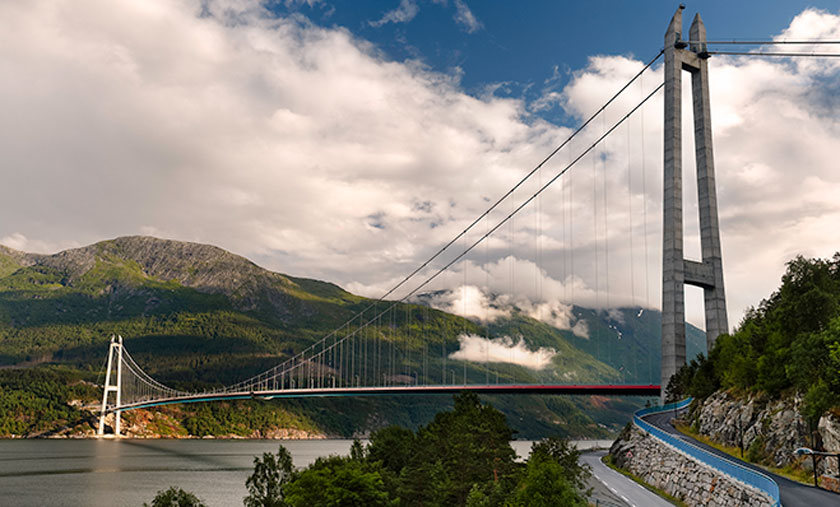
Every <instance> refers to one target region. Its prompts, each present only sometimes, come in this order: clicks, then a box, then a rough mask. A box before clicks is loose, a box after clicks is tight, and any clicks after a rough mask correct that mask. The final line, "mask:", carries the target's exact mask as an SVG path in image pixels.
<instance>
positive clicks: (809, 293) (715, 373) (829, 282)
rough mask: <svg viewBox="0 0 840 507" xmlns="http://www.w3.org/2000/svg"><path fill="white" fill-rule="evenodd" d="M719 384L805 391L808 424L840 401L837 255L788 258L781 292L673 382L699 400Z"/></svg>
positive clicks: (839, 269)
mask: <svg viewBox="0 0 840 507" xmlns="http://www.w3.org/2000/svg"><path fill="white" fill-rule="evenodd" d="M720 387H723V388H735V389H738V390H741V391H748V392H764V393H767V394H768V395H770V396H771V397H778V396H780V395H781V394H782V393H784V392H787V391H792V390H793V391H798V392H800V393H804V394H805V402H804V403H803V404H802V409H801V410H802V414H803V416H805V418H806V419H807V420H808V421H809V422H810V423H811V424H815V421H817V420H818V419H819V417H820V416H821V415H822V414H823V413H825V412H826V411H827V410H828V409H830V408H832V407H835V406H837V405H838V404H840V253H838V254H835V256H834V257H833V258H832V259H826V260H823V259H806V258H804V257H801V256H800V257H796V258H795V259H793V260H792V261H790V262H789V263H788V264H787V271H786V272H785V274H784V276H783V277H782V284H781V286H780V287H779V289H778V290H777V291H776V292H774V293H773V294H771V295H770V297H769V298H767V299H765V300H763V301H762V302H761V303H760V304H759V305H758V307H757V308H752V309H750V310H749V311H748V312H747V314H746V316H745V317H744V319H743V321H742V322H741V324H740V325H739V326H738V329H737V330H736V331H735V333H734V334H733V335H731V336H729V335H723V336H721V337H720V338H718V340H717V343H716V345H715V348H714V350H713V351H712V352H711V353H710V355H709V359H708V360H707V361H704V360H702V359H700V360H699V361H698V362H697V363H696V364H695V362H693V361H692V363H690V364H689V365H687V366H686V367H685V368H684V369H683V370H681V371H680V372H679V374H678V375H677V376H676V377H675V380H674V389H675V392H676V391H679V392H681V393H690V394H692V395H693V396H695V397H697V398H703V397H706V396H708V395H709V394H711V393H712V392H714V390H716V389H718V388H720ZM753 452H758V451H757V450H756V451H753Z"/></svg>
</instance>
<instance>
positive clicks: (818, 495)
mask: <svg viewBox="0 0 840 507" xmlns="http://www.w3.org/2000/svg"><path fill="white" fill-rule="evenodd" d="M672 417H673V412H664V413H659V414H650V415H648V416H645V417H644V419H645V420H646V421H647V422H649V423H651V424H653V425H654V426H656V427H658V428H660V429H662V430H665V431H667V432H668V433H671V434H673V435H675V436H677V437H678V438H680V439H682V440H685V441H686V442H690V443H692V444H694V445H696V446H697V447H701V448H703V449H704V450H706V451H709V452H711V453H713V454H716V455H718V456H720V457H721V458H724V459H726V460H729V461H731V462H733V463H737V464H739V465H741V466H743V467H747V468H752V469H753V470H756V471H758V472H761V473H763V474H766V475H769V476H770V477H771V478H772V479H773V480H774V481H776V484H778V485H779V494H780V496H781V500H782V505H783V506H784V507H817V506H820V507H822V506H832V505H836V506H840V494H837V493H832V492H831V491H827V490H824V489H817V488H815V487H813V486H806V485H805V484H800V483H798V482H796V481H792V480H790V479H788V478H785V477H782V476H780V475H776V474H774V473H771V472H768V471H767V470H764V469H763V468H760V467H757V466H755V465H753V464H752V463H747V462H744V461H741V460H739V459H735V458H733V457H732V456H730V455H728V454H726V453H724V452H721V451H719V450H717V449H715V448H714V447H711V446H709V445H706V444H704V443H702V442H698V441H697V440H695V439H693V438H691V437H688V436H686V435H683V434H682V433H680V432H679V431H677V430H676V428H674V426H673V425H672V424H671V419H672Z"/></svg>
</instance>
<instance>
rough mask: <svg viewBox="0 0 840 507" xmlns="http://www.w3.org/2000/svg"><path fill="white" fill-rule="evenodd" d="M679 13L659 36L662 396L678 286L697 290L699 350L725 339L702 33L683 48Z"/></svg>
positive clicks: (678, 335)
mask: <svg viewBox="0 0 840 507" xmlns="http://www.w3.org/2000/svg"><path fill="white" fill-rule="evenodd" d="M682 11H683V7H682V6H680V8H679V9H678V10H677V12H676V13H675V14H674V17H673V18H672V19H671V24H670V25H669V26H668V30H667V32H665V110H664V113H665V121H664V144H663V146H664V153H663V156H664V178H665V179H664V186H663V189H664V191H663V200H664V202H663V235H662V239H663V244H662V380H661V382H662V384H661V385H662V393H663V394H662V397H663V399H664V397H665V389H666V388H667V386H668V382H669V381H670V379H671V377H672V376H673V375H674V373H676V372H677V370H679V368H680V367H681V366H683V365H684V364H685V284H689V285H693V286H697V287H702V288H703V291H704V303H705V313H706V344H707V346H708V348H709V350H711V348H712V347H713V346H714V343H715V340H716V339H717V337H718V336H720V335H721V334H723V333H726V332H728V329H729V324H728V319H727V315H726V295H725V291H724V282H723V262H722V258H721V247H720V229H719V225H718V213H717V192H716V186H715V165H714V152H713V149H712V122H711V113H710V109H711V108H710V106H709V72H708V70H709V67H708V61H707V60H708V54H707V53H706V44H705V43H704V42H705V40H706V28H705V26H704V25H703V20H702V19H701V18H700V15H699V14H698V15H696V16H695V17H694V21H693V22H692V24H691V29H690V31H689V41H690V43H689V41H686V40H684V39H683V37H682ZM684 70H685V71H688V72H689V73H690V74H691V95H692V103H693V112H694V145H695V160H696V174H697V193H698V206H699V213H700V241H701V248H702V261H701V262H696V261H691V260H687V259H685V257H684V253H683V210H682V192H683V188H682V75H683V71H684Z"/></svg>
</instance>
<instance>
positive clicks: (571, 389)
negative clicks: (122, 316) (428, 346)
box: [109, 384, 660, 412]
mask: <svg viewBox="0 0 840 507" xmlns="http://www.w3.org/2000/svg"><path fill="white" fill-rule="evenodd" d="M460 391H474V392H477V393H484V394H578V395H605V396H659V393H660V386H658V385H652V384H651V385H540V384H533V385H529V384H487V385H469V384H468V385H463V384H462V385H432V386H389V387H336V388H323V389H285V390H267V391H249V392H224V393H223V392H220V393H204V394H196V395H194V396H180V397H175V398H164V399H160V400H149V401H140V402H137V403H132V404H127V405H123V406H121V407H114V408H111V409H110V410H109V412H123V411H127V410H134V409H138V408H149V407H156V406H160V405H171V404H175V403H202V402H208V401H222V400H247V399H258V400H271V399H275V398H327V397H347V396H383V395H406V394H450V393H457V392H460Z"/></svg>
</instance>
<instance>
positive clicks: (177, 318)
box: [0, 238, 658, 438]
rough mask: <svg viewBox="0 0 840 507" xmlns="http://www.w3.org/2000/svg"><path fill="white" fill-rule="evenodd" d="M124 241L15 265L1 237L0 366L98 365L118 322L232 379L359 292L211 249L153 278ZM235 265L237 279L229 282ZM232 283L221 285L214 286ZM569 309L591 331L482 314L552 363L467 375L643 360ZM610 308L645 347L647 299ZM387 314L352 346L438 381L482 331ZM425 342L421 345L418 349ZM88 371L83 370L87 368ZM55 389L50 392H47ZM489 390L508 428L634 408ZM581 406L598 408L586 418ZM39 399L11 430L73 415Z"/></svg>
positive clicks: (292, 347) (630, 341) (240, 423)
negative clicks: (394, 357)
mask: <svg viewBox="0 0 840 507" xmlns="http://www.w3.org/2000/svg"><path fill="white" fill-rule="evenodd" d="M166 243H167V242H164V241H160V242H157V240H152V239H151V238H145V239H143V241H142V244H143V245H145V246H144V247H143V251H144V252H145V251H146V247H150V248H160V249H161V250H160V251H161V252H164V251H166V250H167V246H166ZM130 244H131V241H126V240H115V241H106V242H102V243H98V244H97V245H93V246H91V247H87V248H86V249H83V250H86V252H87V254H89V257H84V255H82V254H80V253H79V252H78V251H76V252H74V254H73V255H64V256H62V255H58V256H54V257H53V256H51V257H49V258H47V259H46V260H45V259H41V260H39V263H38V264H35V265H31V266H27V267H23V266H20V265H18V264H17V262H16V261H15V260H14V257H12V255H11V254H9V253H8V252H7V251H3V250H2V249H0V366H9V365H18V366H26V367H30V366H33V365H37V364H41V363H47V364H62V365H67V366H70V367H74V368H77V369H78V370H81V371H90V370H96V369H98V368H100V367H101V364H102V360H103V357H104V354H105V352H106V351H107V342H108V338H109V337H110V335H111V334H121V335H122V336H124V337H125V338H126V347H127V349H128V350H130V351H131V354H132V357H134V359H135V360H137V362H138V363H139V364H140V365H141V366H142V367H143V369H144V370H145V371H146V372H147V373H148V374H150V375H151V376H152V377H154V378H155V379H156V380H159V381H161V382H162V383H164V384H167V385H170V386H172V387H175V388H177V389H181V390H186V391H192V390H203V389H208V388H214V387H219V386H222V385H229V384H232V383H235V382H237V381H240V380H242V379H243V378H247V377H249V376H251V375H256V374H258V373H260V372H262V371H265V370H267V369H269V368H271V367H273V366H275V365H277V364H278V363H280V362H282V361H283V360H285V359H287V358H288V357H290V356H291V355H294V354H296V353H298V352H300V351H301V350H303V349H305V348H306V347H308V346H310V345H311V344H312V343H313V342H314V341H315V340H318V339H320V338H321V337H322V336H324V334H326V333H327V332H329V331H330V330H332V329H334V328H335V327H337V326H338V325H340V324H342V323H344V322H345V321H346V320H347V319H348V318H349V317H350V316H352V315H353V314H355V312H357V311H360V310H361V309H362V308H365V307H367V306H368V305H369V304H370V301H369V300H366V299H364V298H361V297H358V296H354V295H352V294H349V293H348V292H346V291H344V290H342V289H341V288H340V287H337V286H335V285H333V284H330V283H325V282H320V281H317V280H307V279H300V278H292V277H286V276H283V275H279V274H275V273H268V272H266V271H264V270H262V269H260V268H258V267H257V266H254V265H253V264H252V263H250V262H248V261H246V260H244V259H239V258H235V256H231V255H230V254H227V253H225V252H221V251H219V252H218V255H219V258H218V259H214V258H210V259H209V260H206V261H205V260H198V259H196V261H195V262H194V263H190V262H188V261H183V259H172V258H169V257H167V255H163V254H162V255H160V256H159V257H158V258H156V259H155V265H157V266H164V268H163V269H162V270H161V271H159V272H165V273H166V275H165V276H166V278H165V279H164V278H156V277H155V276H152V275H150V274H149V273H150V272H152V270H150V269H148V268H149V266H148V265H147V264H146V263H144V261H143V260H142V255H138V254H137V252H136V251H134V252H133V253H132V251H129V246H130ZM199 247H200V246H199ZM141 253H142V252H141ZM80 259H81V260H80ZM138 259H139V260H138ZM202 277H204V278H202ZM199 278H202V279H208V278H209V279H212V281H213V283H214V284H216V285H213V284H211V285H209V286H201V285H200V284H196V285H195V286H194V287H191V286H188V285H190V283H191V282H193V281H195V280H197V279H199ZM236 278H238V279H239V280H240V281H242V283H241V285H239V286H238V288H236V283H234V282H236V280H235V279H236ZM231 286H232V287H234V289H230V290H222V289H219V287H228V288H229V287H231ZM576 311H577V312H579V313H580V312H583V313H581V314H580V317H581V318H584V319H585V320H587V321H588V322H593V323H594V324H593V326H595V328H597V329H595V328H593V329H595V331H597V332H596V333H595V334H593V339H592V340H585V339H582V338H579V337H575V335H574V334H572V333H571V332H568V331H560V330H558V329H556V328H553V327H551V326H548V325H546V324H544V323H540V322H537V321H536V320H534V319H530V318H528V317H526V316H525V315H523V314H522V313H519V312H514V315H515V318H512V319H510V321H508V322H500V323H499V325H498V326H497V327H496V328H495V331H496V332H499V333H502V334H509V335H511V336H519V335H523V336H524V339H525V341H526V343H527V344H528V346H529V347H531V348H536V347H539V346H549V347H552V348H555V349H556V350H558V351H559V353H558V354H557V355H556V357H555V359H554V361H553V364H552V365H551V366H549V367H548V368H546V369H545V370H542V371H535V370H531V369H528V368H524V367H521V366H516V365H511V364H504V363H500V364H480V363H468V364H467V365H466V369H465V370H466V377H467V380H468V381H469V382H478V381H481V382H483V381H485V380H487V379H489V381H490V382H493V381H494V380H496V381H498V382H500V383H508V382H512V381H514V380H515V381H516V382H525V383H528V382H531V383H542V382H546V383H549V382H558V383H560V382H567V381H569V379H573V380H574V381H575V382H580V383H590V382H591V383H599V382H602V381H610V380H627V381H631V379H634V378H637V376H638V375H640V371H641V370H645V371H648V370H650V371H652V370H654V369H655V368H656V364H646V365H644V367H643V365H641V364H636V363H639V361H635V362H634V363H633V364H632V365H630V364H623V363H622V365H621V366H622V367H624V369H623V373H622V374H619V373H618V372H617V369H618V368H619V362H620V361H619V358H620V357H621V356H622V355H626V354H625V350H624V349H623V348H622V351H621V352H620V353H617V354H614V355H610V361H612V362H611V363H610V364H611V365H612V367H611V366H608V365H607V364H604V363H603V362H601V361H598V360H596V359H595V358H594V357H593V354H595V353H596V352H597V351H599V350H601V347H602V346H603V343H602V342H601V341H599V342H598V345H596V346H594V348H592V349H591V350H589V349H587V350H583V347H589V346H590V345H593V344H595V341H596V340H597V339H600V338H604V339H606V338H605V337H612V338H610V340H611V341H613V342H615V340H614V337H615V332H616V331H615V330H610V329H609V328H608V327H607V326H606V324H604V323H603V322H602V321H599V319H603V316H599V315H598V314H597V313H596V312H591V311H584V310H582V309H576ZM587 312H588V313H587ZM623 312H624V314H625V317H624V318H625V319H627V320H628V331H627V333H626V334H625V337H624V338H625V339H624V340H619V342H620V343H619V345H617V346H618V347H625V346H626V347H629V348H628V349H627V350H633V351H639V350H646V348H647V347H646V346H645V342H643V341H642V340H644V339H646V337H647V333H648V332H649V331H650V330H655V329H658V321H657V320H656V319H655V318H654V317H652V316H653V315H654V312H644V314H643V315H641V314H640V315H641V317H640V318H636V317H635V316H636V315H637V313H638V312H637V311H635V310H633V311H631V310H629V309H628V310H626V311H623ZM629 316H633V318H632V319H630V318H629ZM387 318H388V320H389V321H390V326H389V327H387V331H383V329H385V328H381V329H380V330H377V332H378V335H377V333H371V335H370V336H365V337H361V339H360V346H362V345H363V346H365V347H368V348H370V347H372V346H373V345H374V343H377V342H378V343H388V342H396V343H400V344H403V345H405V344H407V345H408V348H409V349H408V350H407V351H406V354H405V356H406V357H407V358H408V361H405V363H406V364H402V363H401V364H400V365H399V370H398V371H399V372H400V373H404V375H405V376H406V377H407V376H411V375H414V376H416V378H417V380H418V381H419V382H420V383H423V382H426V383H439V382H441V376H442V374H444V375H446V376H447V378H449V379H450V380H449V381H451V376H450V374H449V372H450V371H451V370H450V369H447V368H444V360H443V359H442V358H443V357H446V356H448V355H449V354H450V353H452V352H454V351H455V350H457V348H458V336H459V335H460V334H461V333H475V334H484V329H482V328H481V327H480V326H478V325H477V324H475V323H473V322H470V321H469V320H467V319H464V318H461V317H458V316H455V315H450V314H446V313H444V312H441V311H437V310H434V309H431V308H428V307H424V306H419V305H415V304H399V305H396V307H395V308H394V311H393V312H392V313H391V314H390V315H388V316H387ZM654 321H656V322H654ZM598 322H600V323H598ZM631 324H632V325H631ZM630 328H632V330H630ZM654 333H655V331H654ZM654 336H655V334H654ZM421 337H422V339H421ZM573 340H577V341H576V342H573ZM625 343H626V345H625ZM432 350H434V352H431V351H432ZM582 350H583V351H582ZM609 350H611V349H609ZM424 351H428V352H429V354H428V357H424V360H421V357H423V352H424ZM634 353H635V352H634ZM616 361H618V362H616ZM613 363H615V364H613ZM451 364H452V363H449V365H450V366H451ZM657 364H658V363H657ZM359 366H360V369H364V370H365V371H371V370H373V368H374V360H373V359H372V357H369V358H368V364H362V365H359ZM376 368H380V369H382V370H383V371H389V370H391V369H392V368H394V366H392V365H391V364H389V358H388V356H387V355H385V357H383V358H382V361H381V362H377V364H376ZM403 368H405V369H403ZM395 369H396V368H395ZM455 371H456V372H457V373H458V379H459V381H460V379H461V374H462V371H463V370H462V365H461V364H458V367H457V368H455ZM622 376H623V377H622ZM645 378H647V377H645ZM88 380H89V381H95V380H96V379H95V376H92V377H91V378H88ZM58 391H59V392H63V390H61V389H59V390H58ZM35 398H38V400H40V401H38V400H36V399H34V398H32V396H31V395H30V394H27V393H25V392H23V393H21V392H13V393H7V392H4V393H2V394H0V399H5V400H6V402H7V408H8V405H9V404H13V405H14V407H12V408H13V409H14V411H15V412H14V413H20V408H19V407H20V406H27V407H29V408H30V409H33V411H36V410H35V408H34V407H35V406H36V405H37V404H38V403H46V402H45V400H44V399H42V398H41V397H38V396H36V397H35ZM68 400H69V398H56V401H57V402H58V403H59V406H61V405H66V403H67V401H68ZM494 403H496V405H497V407H499V408H500V409H501V410H503V411H504V412H505V413H507V414H511V424H513V425H514V426H515V428H516V429H517V430H518V431H520V433H519V434H520V435H522V436H525V437H532V438H535V437H539V436H542V435H545V434H548V433H556V432H560V433H561V434H564V435H574V436H578V435H587V436H595V437H598V436H606V435H607V434H608V432H609V431H608V430H605V429H604V428H602V427H601V426H599V424H598V423H604V424H607V425H616V424H618V421H620V420H622V419H626V417H627V413H628V412H629V411H631V410H632V409H633V408H635V407H632V406H631V405H632V404H633V402H632V401H631V402H629V403H627V402H625V401H623V400H622V401H616V400H608V401H605V402H604V403H601V404H599V405H598V406H597V407H593V406H592V404H591V403H590V402H589V401H588V400H587V401H581V400H579V399H573V400H568V399H560V398H556V397H552V398H546V397H538V396H528V397H515V398H514V397H508V398H507V399H505V398H503V397H499V398H495V399H494ZM446 404H447V403H446V402H445V401H444V402H441V401H440V398H426V399H422V400H420V399H419V398H414V399H411V400H406V399H395V398H391V399H387V398H380V399H375V400H354V401H353V405H352V406H350V405H349V404H348V402H347V401H346V400H317V401H301V402H294V401H293V402H284V404H283V407H287V410H269V409H263V408H261V407H260V406H259V404H256V403H254V404H244V405H238V406H234V407H235V408H242V407H248V408H247V410H245V411H244V413H243V414H242V416H241V417H240V416H237V414H235V413H234V412H235V410H234V409H231V408H230V406H227V405H208V406H207V407H208V408H193V407H189V408H185V409H184V411H183V414H184V416H185V419H184V420H183V421H182V422H183V426H184V427H185V428H186V430H187V431H189V432H190V433H191V434H194V435H199V436H204V435H227V434H233V435H241V436H248V435H250V434H251V432H252V431H253V430H255V429H256V430H260V431H262V430H264V429H270V428H271V427H272V426H278V425H289V426H291V427H296V428H304V429H308V428H310V427H314V426H315V425H316V424H317V426H318V428H319V429H321V430H323V431H325V432H328V433H330V434H334V435H352V434H354V432H356V431H357V430H359V429H360V428H363V427H364V425H365V424H366V423H367V422H368V421H369V420H370V416H371V415H373V414H385V415H386V416H387V419H388V420H389V421H391V422H394V423H397V424H401V425H404V426H407V427H410V428H416V427H417V426H418V425H419V424H421V423H424V422H426V421H428V420H429V419H430V418H431V417H432V416H433V414H434V413H435V412H436V411H438V410H440V409H441V408H442V407H445V406H446ZM273 406H274V407H276V406H277V405H273ZM581 408H583V409H586V410H587V411H589V410H591V412H589V413H591V414H597V423H596V418H595V417H592V416H590V415H589V413H584V412H583V411H581ZM27 410H29V409H27ZM37 410H41V409H37ZM44 410H46V412H47V413H48V414H47V418H45V419H43V420H44V421H46V424H44V425H41V426H38V425H36V426H38V427H37V428H32V427H31V426H32V424H31V422H32V418H31V416H29V415H25V416H22V417H18V418H17V419H16V421H17V422H15V423H14V431H16V432H18V431H20V432H31V431H33V430H34V431H41V430H44V429H47V428H48V426H49V425H50V424H51V422H50V421H52V422H56V421H63V420H65V419H68V418H71V416H72V415H73V414H58V413H57V412H55V410H57V409H56V408H55V407H53V408H48V409H44ZM53 412H55V413H53ZM6 413H8V411H7V412H6ZM50 413H52V415H50ZM287 416H289V417H288V418H287ZM558 416H559V417H558ZM12 419H14V418H13V417H12V416H9V417H8V418H6V420H7V421H10V420H12ZM0 420H3V415H2V414H0ZM27 421H29V422H27ZM313 421H314V422H313ZM11 424H12V423H9V424H7V431H11V430H10V429H9V428H11V426H10V425H11ZM309 425H311V426H309ZM162 429H166V428H162ZM0 430H2V427H0ZM179 431H180V430H179ZM175 434H177V432H176V433H175Z"/></svg>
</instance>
